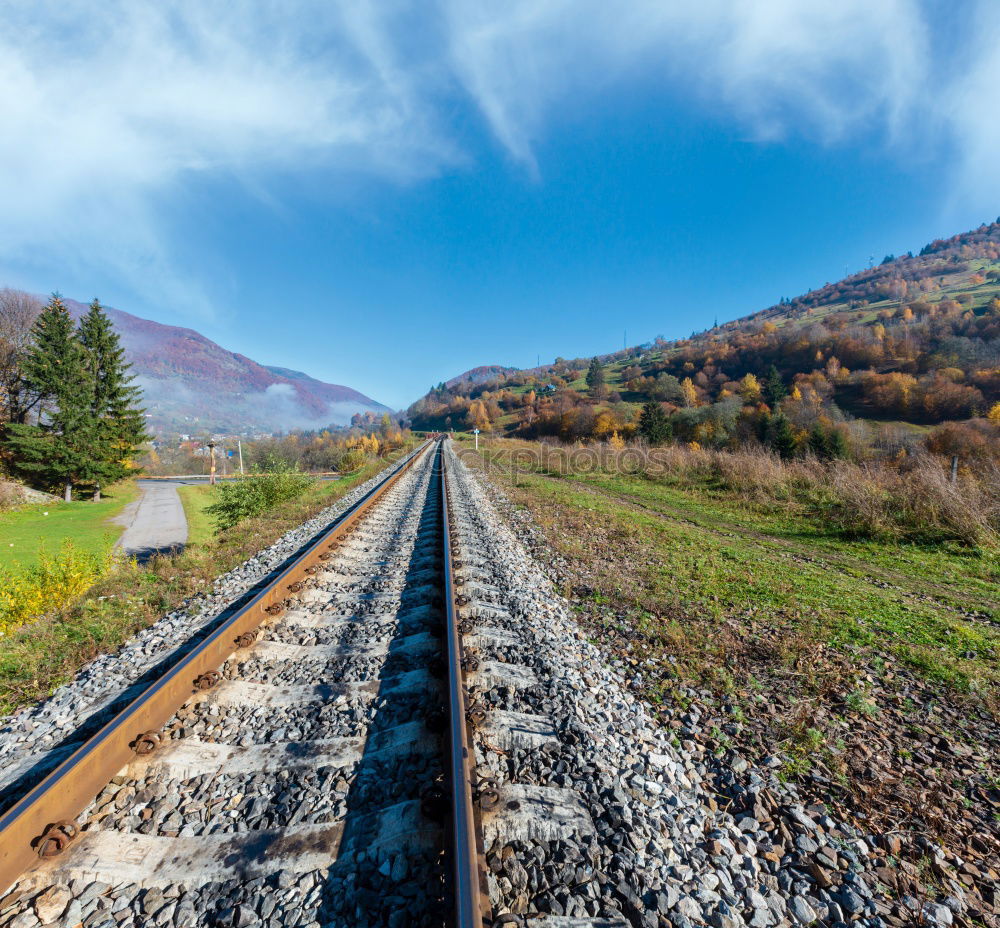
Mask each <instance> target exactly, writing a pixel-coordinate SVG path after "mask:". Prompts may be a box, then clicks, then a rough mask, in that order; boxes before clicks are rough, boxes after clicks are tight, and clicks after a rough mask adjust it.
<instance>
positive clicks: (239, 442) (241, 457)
mask: <svg viewBox="0 0 1000 928" xmlns="http://www.w3.org/2000/svg"><path fill="white" fill-rule="evenodd" d="M236 447H237V448H238V449H239V452H240V476H241V477H242V476H243V442H241V441H240V440H239V439H238V438H237V439H236Z"/></svg>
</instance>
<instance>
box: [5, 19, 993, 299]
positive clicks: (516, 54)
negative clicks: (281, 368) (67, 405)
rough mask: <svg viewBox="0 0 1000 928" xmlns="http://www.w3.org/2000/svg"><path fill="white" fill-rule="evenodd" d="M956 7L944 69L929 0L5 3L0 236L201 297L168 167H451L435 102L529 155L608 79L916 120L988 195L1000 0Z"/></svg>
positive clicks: (176, 171)
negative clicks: (185, 260)
mask: <svg viewBox="0 0 1000 928" xmlns="http://www.w3.org/2000/svg"><path fill="white" fill-rule="evenodd" d="M974 9H975V15H974V16H971V17H969V18H968V19H967V23H966V25H964V26H962V24H961V23H959V24H958V26H957V27H956V28H957V29H958V32H959V33H960V35H959V44H960V46H961V53H962V62H963V67H961V68H955V67H954V66H953V62H954V54H953V52H954V50H953V49H948V48H942V47H940V46H939V45H937V44H936V43H935V41H934V35H935V32H936V30H937V27H938V26H939V25H940V24H939V23H936V22H935V21H934V16H940V15H945V14H943V13H942V12H941V11H940V10H939V8H938V7H937V6H936V5H934V4H931V3H930V2H929V0H928V2H918V0H881V2H877V3H872V2H871V0H841V2H840V3H838V4H826V3H824V4H820V3H801V2H798V0H760V2H756V3H744V2H739V0H702V2H700V3H698V4H690V3H685V2H663V0H632V2H624V3H620V4H608V3H606V2H598V0H572V2H570V0H508V2H506V3H502V4H498V3H493V2H486V0H437V2H430V3H421V4H417V3H414V2H412V0H409V2H407V0H388V2H380V3H375V2H372V0H341V2H330V0H326V2H321V0H284V2H278V0H257V2H250V3H246V4H239V5H236V6H234V5H232V4H227V3H222V2H212V0H174V2H168V3H162V4H137V3H133V2H130V0H103V2H100V3H98V2H96V0H59V2H55V0H37V2H33V3H23V4H20V5H18V4H16V3H12V4H5V5H3V6H2V7H0V126H2V127H3V132H2V134H0V201H2V203H3V211H4V212H3V220H4V221H3V223H2V224H0V249H2V250H3V252H4V254H5V255H6V258H7V261H8V263H9V262H11V261H15V262H18V261H19V262H22V263H26V264H30V263H31V262H32V261H35V260H38V256H39V255H43V256H46V257H45V260H48V261H52V260H58V261H61V262H70V263H76V264H78V265H80V266H83V267H86V266H87V265H88V264H100V265H101V266H104V267H109V266H110V267H112V268H113V269H115V272H116V273H118V274H119V275H121V277H122V278H123V279H126V280H130V281H132V282H133V283H134V284H135V285H137V286H138V285H139V284H140V282H149V281H150V280H154V281H155V282H156V286H157V288H158V289H159V290H160V291H161V292H162V293H163V297H164V300H165V301H167V302H171V303H173V304H174V305H175V306H180V307H181V308H183V307H184V306H187V307H188V308H189V310H190V311H191V312H192V313H197V312H204V311H207V310H206V307H207V305H208V299H207V297H203V298H202V299H201V300H199V299H198V298H196V297H194V298H193V297H192V292H193V288H192V282H191V281H190V280H187V279H183V278H182V277H181V275H179V273H178V272H177V269H176V267H175V260H174V257H173V254H172V249H171V243H170V239H169V235H168V234H166V232H165V229H166V226H165V221H164V204H165V203H169V201H170V200H171V197H172V195H173V193H175V192H176V191H178V190H181V189H183V187H184V184H185V181H186V180H187V179H188V178H190V177H192V176H196V175H200V176H206V177H215V176H219V177H227V178H235V179H237V180H238V181H239V182H241V183H244V184H246V185H247V186H248V188H250V187H254V186H258V187H259V188H261V189H265V190H266V188H267V185H268V180H269V178H271V177H273V176H275V175H280V174H283V173H290V172H296V173H300V172H303V171H309V170H322V171H329V170H331V169H333V170H336V169H337V167H338V166H341V165H343V166H348V165H349V166H351V168H352V169H354V170H357V169H359V168H360V169H362V170H365V171H369V172H371V173H373V174H375V175H377V176H382V177H385V178H387V179H390V180H392V181H395V182H399V181H401V180H412V179H418V178H420V177H423V176H428V175H433V174H435V173H438V172H441V171H447V170H453V169H456V168H459V169H460V168H461V166H462V165H463V164H464V163H465V162H466V160H467V157H468V156H467V154H466V153H464V152H463V151H462V145H461V141H460V136H459V134H458V133H457V132H456V131H455V129H454V127H453V119H454V114H455V112H456V110H458V109H459V108H464V109H466V110H468V108H469V107H470V106H471V107H472V110H473V112H474V113H477V114H479V118H480V119H481V122H482V124H483V125H484V126H486V127H488V129H489V131H490V132H491V133H492V135H493V136H494V137H495V139H496V140H497V142H498V143H499V144H500V145H501V146H502V147H503V148H504V149H505V150H506V151H507V152H508V153H509V156H510V158H511V159H512V161H513V162H514V163H516V164H519V165H522V166H524V167H525V168H527V169H528V170H529V171H531V172H540V173H541V174H542V175H543V174H544V166H540V165H538V163H537V160H536V150H537V147H538V143H539V142H540V141H541V140H543V139H544V138H545V137H546V133H547V132H548V131H549V129H550V126H551V122H552V119H553V116H554V114H558V113H559V112H560V111H561V110H572V108H573V107H575V106H578V105H579V104H580V102H581V101H584V102H586V101H588V100H590V99H592V98H594V97H598V96H603V97H607V98H608V99H612V100H613V99H614V95H615V94H624V93H646V94H657V93H667V92H669V93H670V94H673V95H677V94H678V93H681V94H685V95H689V96H690V97H691V98H692V99H695V100H697V101H699V103H700V104H701V105H702V106H704V107H705V109H706V113H709V114H711V118H713V119H717V120H731V121H735V122H736V123H738V124H739V125H740V126H742V127H743V131H745V132H746V133H747V134H748V135H750V136H751V137H755V138H760V139H768V140H780V139H782V138H784V137H787V136H794V135H807V136H809V137H811V138H814V139H816V140H818V141H819V142H821V143H836V142H840V141H843V140H849V139H850V138H851V137H852V135H853V134H854V133H860V132H862V131H863V132H865V133H866V134H869V135H870V133H871V130H872V129H875V130H880V131H881V134H882V137H883V138H884V140H885V142H886V144H887V145H888V146H889V147H890V149H893V146H895V150H896V151H897V152H898V156H899V157H900V158H901V159H906V158H908V157H910V155H909V152H910V151H912V148H911V147H910V142H911V141H912V140H914V139H917V138H920V139H921V140H922V141H921V148H922V149H923V150H926V149H927V147H928V145H930V146H931V147H935V146H941V147H942V148H945V147H947V148H948V149H949V150H950V152H951V153H952V158H953V162H954V164H955V172H954V177H955V183H954V189H955V190H956V191H958V193H959V195H967V194H968V193H969V192H970V191H973V192H975V194H976V195H979V196H984V195H986V196H991V197H992V196H996V195H998V194H1000V170H998V169H997V167H996V164H997V162H998V160H1000V159H997V158H996V156H995V153H996V151H997V150H998V142H1000V139H998V132H1000V130H998V129H997V126H996V121H995V120H993V119H991V118H990V117H989V116H988V115H987V114H985V113H984V112H983V111H982V105H983V101H985V100H989V99H990V96H991V90H992V88H993V87H995V86H997V81H998V78H1000V52H998V49H1000V12H998V11H997V9H996V7H995V5H992V4H990V3H988V2H987V0H982V2H980V3H979V4H978V5H977V6H976V7H975V8H974ZM952 25H954V24H952ZM963 29H964V30H965V31H964V32H963ZM928 140H930V142H928Z"/></svg>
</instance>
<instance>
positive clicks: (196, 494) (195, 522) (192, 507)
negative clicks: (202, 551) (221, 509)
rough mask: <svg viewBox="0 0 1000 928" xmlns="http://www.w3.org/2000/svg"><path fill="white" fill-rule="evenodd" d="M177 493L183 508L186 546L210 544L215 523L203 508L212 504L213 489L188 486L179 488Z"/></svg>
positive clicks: (194, 485) (202, 486)
mask: <svg viewBox="0 0 1000 928" xmlns="http://www.w3.org/2000/svg"><path fill="white" fill-rule="evenodd" d="M177 493H178V495H179V496H180V498H181V505H183V507H184V516H185V517H186V518H187V524H188V538H187V543H188V545H203V544H207V543H209V542H211V540H212V539H213V538H214V537H215V523H214V522H213V521H212V517H211V516H210V515H209V514H208V513H207V512H205V508H206V507H207V506H210V505H211V504H212V500H213V499H214V496H215V487H210V486H206V485H204V484H190V485H185V486H179V487H178V488H177Z"/></svg>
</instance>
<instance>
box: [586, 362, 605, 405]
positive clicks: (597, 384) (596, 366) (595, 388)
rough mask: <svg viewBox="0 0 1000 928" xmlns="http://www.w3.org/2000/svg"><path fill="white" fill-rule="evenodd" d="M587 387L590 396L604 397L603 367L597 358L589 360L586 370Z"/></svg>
mask: <svg viewBox="0 0 1000 928" xmlns="http://www.w3.org/2000/svg"><path fill="white" fill-rule="evenodd" d="M587 386H588V388H589V389H590V395H591V396H595V397H601V396H604V391H605V387H604V365H603V364H601V362H600V361H599V360H598V359H597V358H593V359H591V362H590V367H589V368H588V369H587Z"/></svg>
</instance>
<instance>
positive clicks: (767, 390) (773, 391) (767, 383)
mask: <svg viewBox="0 0 1000 928" xmlns="http://www.w3.org/2000/svg"><path fill="white" fill-rule="evenodd" d="M761 392H762V393H763V395H764V402H765V403H767V405H768V406H770V407H771V409H774V408H775V407H777V405H778V403H780V402H781V401H782V400H783V399H784V398H785V397H786V396H787V395H788V391H787V390H786V389H785V382H784V381H783V380H782V379H781V374H780V373H779V372H778V368H776V367H775V366H774V365H773V364H772V365H771V366H770V368H769V369H768V371H767V376H766V377H765V378H764V387H763V390H762V391H761Z"/></svg>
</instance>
